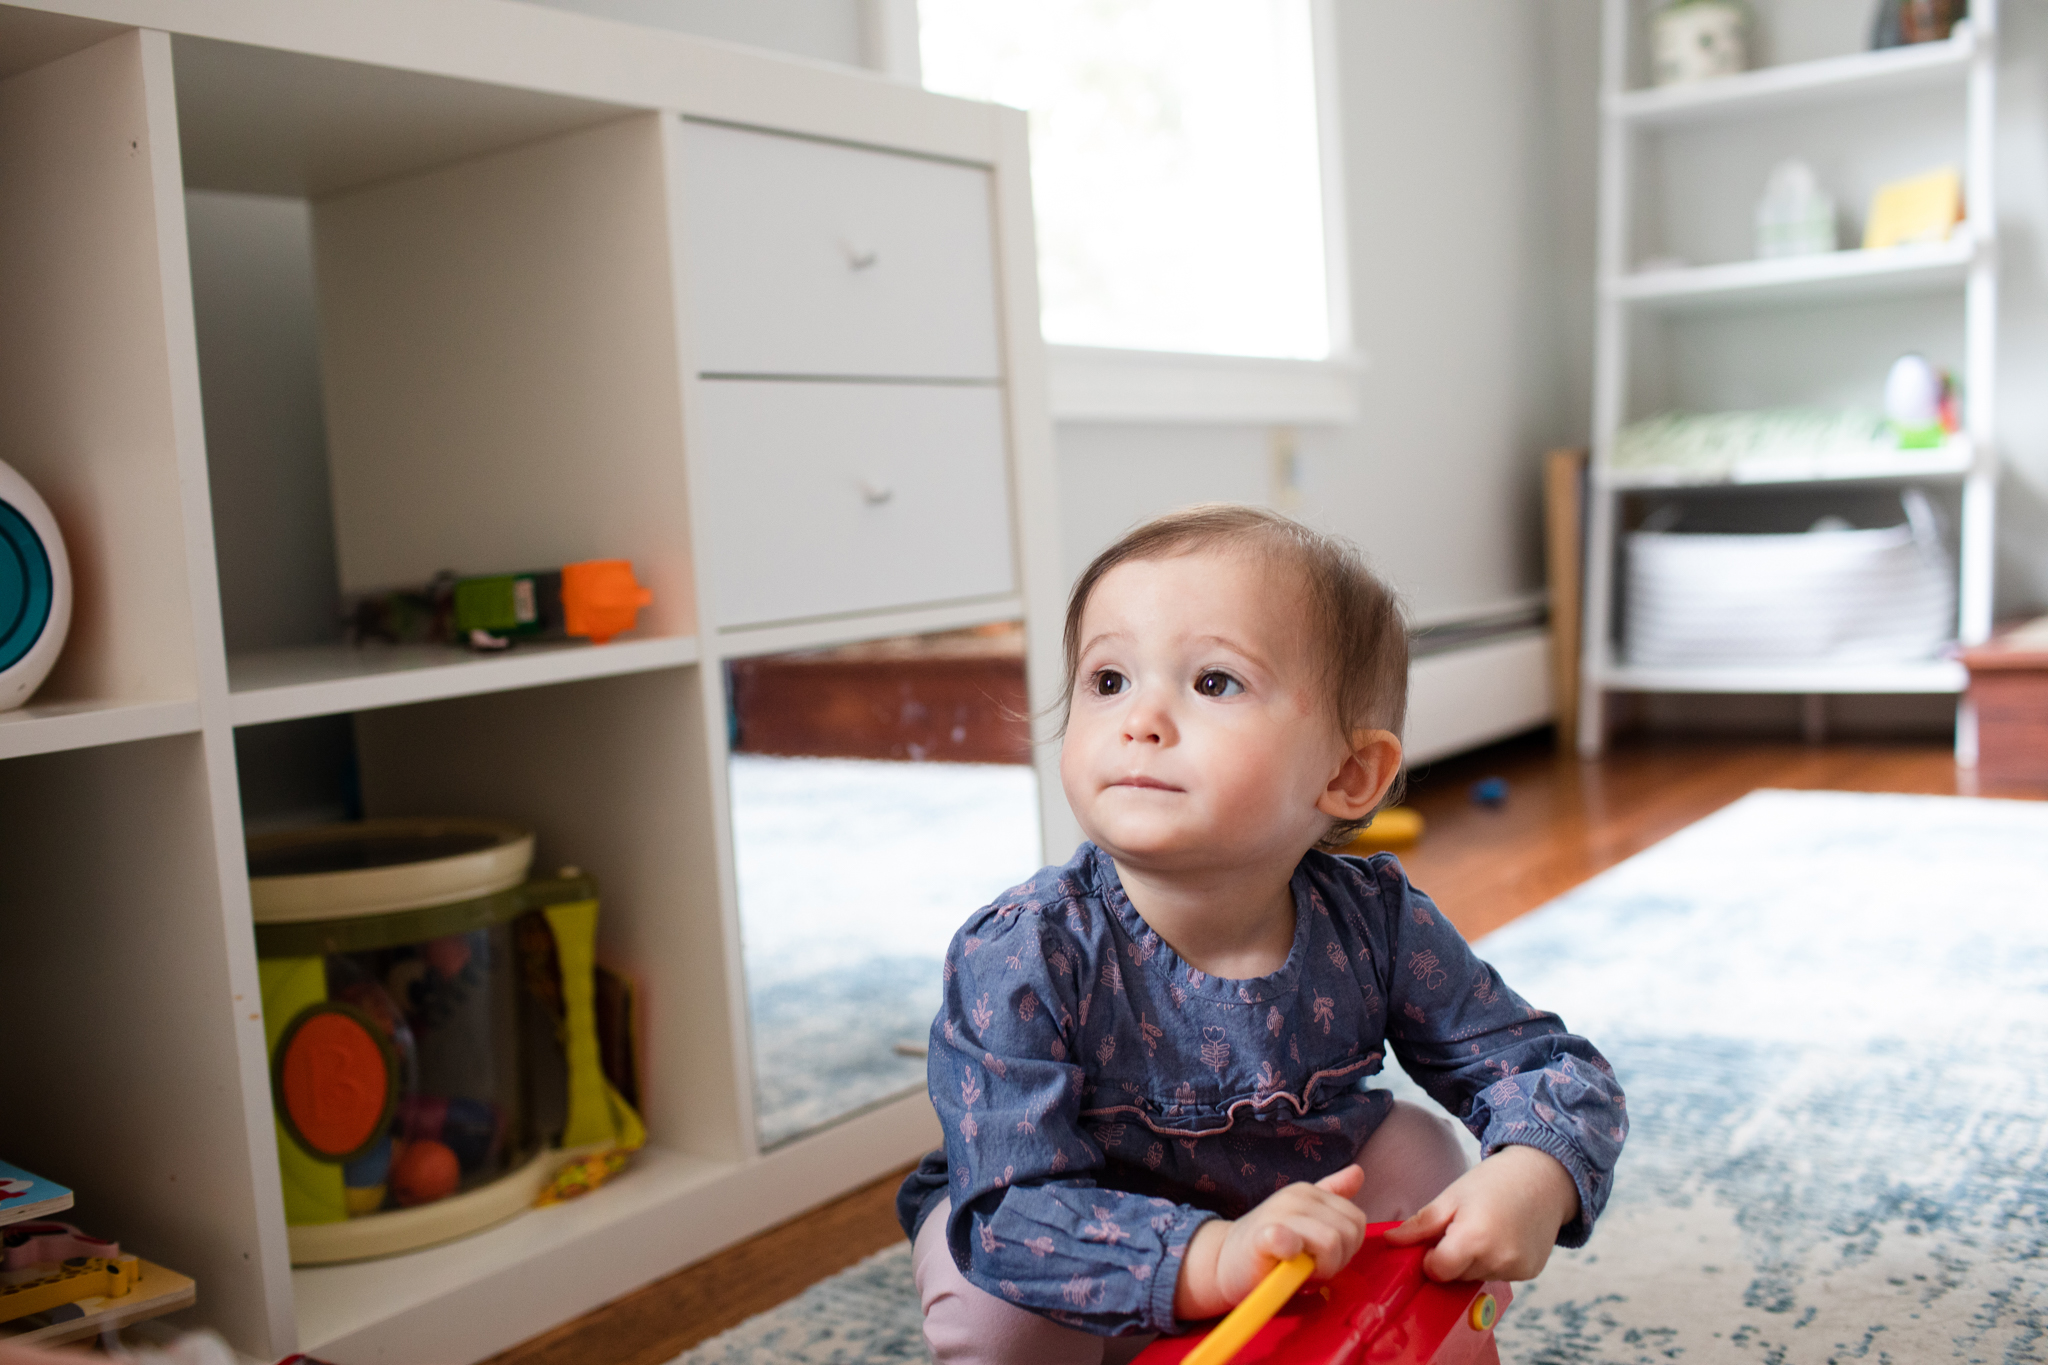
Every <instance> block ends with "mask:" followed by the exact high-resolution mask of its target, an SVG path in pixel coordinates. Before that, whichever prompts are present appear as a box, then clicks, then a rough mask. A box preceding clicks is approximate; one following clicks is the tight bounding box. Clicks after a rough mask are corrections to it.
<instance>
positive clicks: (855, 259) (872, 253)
mask: <svg viewBox="0 0 2048 1365" xmlns="http://www.w3.org/2000/svg"><path fill="white" fill-rule="evenodd" d="M839 245H840V247H841V248H842V249H843V250H844V251H845V252H846V268H847V269H848V270H851V271H853V272H855V273H856V274H858V273H859V272H860V271H863V270H872V269H873V268H874V267H875V263H876V262H878V261H880V260H881V259H882V253H881V252H879V251H877V250H875V249H874V248H873V247H871V246H867V247H863V246H855V245H854V244H853V243H851V242H841V243H840V244H839Z"/></svg>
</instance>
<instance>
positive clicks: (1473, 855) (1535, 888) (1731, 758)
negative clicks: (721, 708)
mask: <svg viewBox="0 0 2048 1365" xmlns="http://www.w3.org/2000/svg"><path fill="white" fill-rule="evenodd" d="M1486 777H1501V778H1504V779H1506V781H1507V784H1508V795H1507V799H1506V800H1505V801H1504V802H1502V803H1501V804H1500V805H1498V806H1482V805H1479V804H1476V803H1475V802H1474V801H1473V800H1472V799H1471V795H1470V792H1471V788H1472V785H1473V783H1475V782H1477V781H1479V780H1480V779H1482V778H1486ZM1759 787H1792V788H1809V789H1829V790H1838V791H1894V792H1929V793H1936V794H1953V793H1956V792H1957V791H1958V790H1959V787H1958V774H1957V771H1956V767H1955V763H1954V761H1953V759H1952V757H1951V756H1950V753H1949V750H1948V749H1947V748H1946V747H1945V746H1941V745H1935V744H1828V745H1805V744H1798V743H1757V742H1751V741H1726V740H1662V741H1634V742H1628V743H1624V744H1622V745H1621V746H1618V747H1617V748H1616V749H1615V750H1614V752H1613V753H1611V754H1610V755H1609V756H1608V757H1606V758H1604V759H1601V760H1600V761H1598V762H1594V763H1581V762H1579V761H1578V760H1577V759H1575V758H1570V757H1562V756H1559V755H1557V754H1555V753H1553V752H1552V748H1551V743H1550V739H1549V736H1548V734H1547V733H1544V734H1538V735H1532V736H1528V737H1524V738H1521V739H1517V740H1511V741H1508V742H1506V743H1504V744H1499V745H1495V746H1493V747H1492V748H1489V749H1484V750H1481V751H1480V752H1478V753H1475V754H1468V755H1464V756H1462V757H1459V758H1456V759H1452V760H1449V761H1446V762H1443V763H1439V764H1436V765H1434V766H1433V767H1431V768H1428V769H1424V770H1422V771H1420V772H1418V773H1416V774H1415V775H1413V777H1412V778H1411V779H1410V783H1409V789H1408V797H1407V801H1408V803H1409V804H1410V805H1413V806H1415V807H1417V808H1418V809H1420V810H1421V811H1422V813H1423V816H1424V818H1425V819H1426V820H1427V821H1428V827H1427V830H1426V832H1425V835H1424V837H1423V840H1422V843H1421V844H1420V845H1418V846H1417V847H1416V848H1414V849H1411V850H1409V851H1407V852H1405V853H1403V854H1402V855H1401V861H1402V863H1403V865H1404V866H1405V867H1406V868H1407V869H1408V874H1409V876H1410V877H1411V878H1412V879H1413V880H1414V882H1415V883H1416V885H1418V886H1420V887H1422V888H1423V889H1425V890H1426V891H1428V892H1429V894H1430V895H1431V896H1432V897H1434V898H1435V899H1436V901H1437V903H1438V904H1439V905H1440V906H1442V908H1443V910H1444V913H1445V914H1447V915H1449V916H1450V918H1451V920H1452V922H1453V923H1455V924H1456V925H1457V926H1458V928H1459V929H1460V930H1461V931H1462V932H1463V933H1464V934H1465V935H1466V936H1467V937H1468V938H1477V937H1479V936H1481V935H1483V934H1485V933H1487V932H1488V931H1490V930H1493V929H1497V928H1499V927H1500V926H1501V925H1503V924H1506V923H1507V922H1508V921H1510V920H1512V919H1514V918H1516V917H1517V916H1519V915H1523V914H1527V913H1528V912H1529V911H1531V910H1533V909H1535V908H1536V907H1537V906H1539V905H1541V904H1543V903H1544V902H1545V901H1548V900H1550V899H1551V898H1552V897H1554V896H1556V895H1558V894H1559V893H1561V892H1563V891H1567V890H1569V889H1570V888H1572V887H1573V886H1576V885H1577V884H1578V883H1580V882H1582V881H1584V880H1585V879H1586V878H1588V877H1590V876H1592V875H1594V874H1595V873H1597V872H1600V871H1602V870H1603V869H1605V868H1608V867H1611V866H1612V865H1614V864H1615V863H1618V862H1620V861H1621V860H1622V859H1624V858H1626V857H1628V856H1629V855H1630V854H1632V853H1635V852H1638V851H1639V850H1641V849H1644V848H1646V847H1648V846H1649V845H1651V844H1653V843H1655V842H1657V840H1659V839H1662V838H1663V837H1665V836H1666V835H1668V834H1671V833H1674V832H1675V831H1677V830H1679V829H1681V828H1683V827H1684V826H1686V825H1688V824H1691V823H1692V822H1693V821H1694V820H1697V819H1699V818H1700V817H1701V816H1704V815H1708V814H1711V813H1712V812H1713V811H1716V810H1718V809H1720V808H1721V807H1722V806H1725V805H1727V804H1728V803H1729V802H1731V801H1733V800H1735V799H1736V798H1738V797H1740V796H1742V795H1744V794H1745V793H1747V792H1750V791H1754V790H1756V789H1757V788H1759ZM1963 789H1964V790H1966V791H1967V790H1969V789H1970V788H1969V784H1968V782H1967V775H1965V782H1964V786H1963ZM1984 794H1985V795H2015V796H2027V795H2031V796H2041V795H2048V793H2043V792H2040V791H2033V792H2027V791H2010V792H1989V791H1987V792H1985V793H1984ZM906 1169H907V1168H906ZM899 1179H900V1174H899V1175H892V1176H890V1177H888V1178H886V1179H884V1180H881V1181H877V1182H876V1183H875V1184H873V1185H869V1186H867V1187H865V1188H863V1189H860V1190H856V1191H854V1192H853V1193H852V1194H849V1195H846V1196H845V1197H843V1198H841V1199H839V1200H836V1201H834V1202H833V1203H830V1204H827V1205H825V1206H824V1207H822V1208H819V1209H816V1210H813V1211H812V1212H810V1213H808V1214H806V1215H804V1216H803V1217H801V1218H797V1219H795V1220H793V1221H791V1222H789V1223H785V1224H783V1225H782V1226H781V1227H778V1228H774V1229H771V1230H770V1231H768V1232H765V1233H762V1234H761V1235H760V1236H758V1237H755V1238H753V1239H751V1240H749V1241H747V1242H743V1243H741V1244H740V1245H738V1246H736V1247H734V1248H733V1249H731V1250H730V1251H726V1252H724V1253H722V1254H720V1255H718V1256H714V1257H712V1258H710V1259H709V1260H706V1261H703V1262H700V1263H699V1264H697V1265H694V1266H690V1267H688V1268H687V1269H684V1270H680V1271H677V1272H676V1273H675V1274H673V1275H670V1276H668V1277H667V1278H666V1279H662V1280H658V1281H656V1282H655V1283H653V1284H651V1285H648V1286H646V1287H644V1288H642V1289H638V1290H635V1291H634V1292H633V1293H631V1294H628V1295H626V1296H625V1297H624V1298H621V1299H618V1300H616V1301H614V1302H613V1303H610V1304H607V1305H605V1306H604V1307H602V1308H599V1309H597V1310H595V1311H594V1312H592V1313H589V1314H587V1315H586V1316H584V1317H582V1318H579V1319H577V1320H575V1321H573V1322H570V1323H567V1324H565V1325H563V1326H561V1327H558V1328H556V1329H555V1330H554V1331H552V1332H549V1333H547V1334H545V1335H544V1336H540V1337H537V1338H535V1339H534V1340H532V1341H530V1342H527V1343H525V1344H523V1345H521V1346H518V1347H515V1348H514V1349H512V1350H510V1351H507V1352H505V1353H504V1354H503V1355H500V1356H498V1357H496V1358H495V1359H494V1360H493V1361H492V1362H490V1365H570V1363H571V1362H575V1363H576V1365H660V1362H663V1361H666V1360H668V1359H670V1358H671V1357H673V1356H675V1355H677V1354H678V1353H680V1352H682V1351H684V1350H687V1349H688V1348H689V1347H691V1346H693V1345H695V1344H696V1343H698V1342H699V1341H702V1340H704V1339H706V1338H708V1337H711V1336H715V1335H716V1334H718V1333H719V1332H722V1331H725V1330H726V1329H727V1328H729V1327H732V1326H734V1325H735V1324H737V1323H739V1322H740V1321H742V1320H743V1319H745V1318H747V1317H749V1316H751V1315H753V1314H754V1313H757V1312H760V1311H761V1310H763V1309H765V1308H768V1307H771V1306H773V1305H774V1304H777V1303H780V1302H781V1301H783V1300H784V1299H786V1298H789V1297H790V1296H791V1295H794V1294H796V1293H798V1292H800V1291H801V1290H803V1289H804V1288H806V1287H808V1286H809V1285H811V1284H814V1283H816V1282H817V1281H818V1280H821V1279H824V1278H825V1277H826V1276H828V1275H831V1274H834V1273H836V1272H838V1271H840V1270H843V1269H845V1268H846V1267H847V1266H850V1265H852V1264H854V1263H855V1262H856V1261H859V1260H860V1259H861V1258H863V1257H865V1256H868V1255H870V1254H872V1253H873V1252H876V1251H879V1250H881V1249H882V1248H884V1247H887V1246H889V1245H891V1244H893V1243H894V1242H896V1241H897V1240H899V1239H900V1238H901V1237H902V1235H903V1234H902V1233H901V1232H900V1231H899V1230H898V1229H897V1227H896V1220H895V1215H894V1212H893V1208H892V1201H893V1199H894V1196H895V1191H896V1185H897V1182H898V1180H899Z"/></svg>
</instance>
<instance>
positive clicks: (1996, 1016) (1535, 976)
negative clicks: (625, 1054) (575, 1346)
mask: <svg viewBox="0 0 2048 1365" xmlns="http://www.w3.org/2000/svg"><path fill="white" fill-rule="evenodd" d="M1480 950H1481V952H1482V953H1484V955H1485V956H1486V957H1488V958H1489V959H1491V960H1492V961H1493V962H1494V963H1495V964H1496V965H1498V966H1499V967H1500V969H1501V971H1502V974H1503V975H1505V976H1506V977H1507V979H1508V980H1509V981H1510V982H1512V983H1514V985H1515V986H1516V988H1517V989H1519V990H1521V991H1522V992H1523V994H1525V995H1527V996H1528V997H1530V998H1531V999H1532V1000H1535V1001H1538V1002H1540V1003H1541V1004H1543V1005H1545V1006H1547V1007H1550V1008H1553V1009H1556V1010H1557V1011H1558V1012H1559V1013H1561V1014H1562V1015H1563V1016H1564V1017H1565V1020H1566V1022H1567V1023H1569V1024H1570V1025H1571V1026H1572V1027H1573V1028H1574V1029H1575V1030H1578V1031H1580V1032H1583V1033H1585V1034H1587V1035H1588V1036H1590V1037H1592V1038H1594V1039H1595V1040H1596V1041H1598V1043H1599V1044H1600V1046H1601V1047H1602V1048H1603V1049H1604V1050H1605V1051H1606V1053H1607V1055H1608V1056H1609V1058H1611V1059H1612V1060H1613V1062H1614V1064H1615V1069H1616V1070H1617V1072H1619V1074H1620V1076H1621V1079H1622V1082H1623V1084H1624V1085H1625V1086H1626V1087H1627V1088H1628V1094H1629V1108H1630V1112H1631V1115H1632V1117H1633V1122H1634V1132H1633V1135H1632V1136H1631V1137H1630V1139H1629V1144H1628V1149H1627V1151H1626V1152H1625V1154H1624V1155H1623V1158H1622V1165H1621V1168H1620V1171H1619V1173H1618V1175H1617V1179H1616V1184H1615V1194H1614V1199H1613V1203H1612V1205H1611V1206H1610V1207H1609V1209H1608V1211H1607V1215H1606V1217H1605V1218H1604V1219H1603V1220H1602V1222H1601V1224H1600V1227H1599V1229H1598V1230H1597V1231H1596V1233H1595V1234H1594V1237H1593V1241H1592V1243H1591V1245H1589V1246H1588V1247H1586V1248H1584V1249H1583V1250H1581V1251H1576V1252H1565V1253H1560V1254H1559V1255H1558V1256H1556V1257H1554V1258H1553V1259H1552V1261H1551V1263H1550V1268H1549V1269H1548V1270H1547V1271H1545V1273H1544V1275H1543V1277H1542V1278H1541V1279H1540V1280H1538V1281H1537V1282H1536V1283H1535V1284H1533V1285H1530V1286H1528V1287H1527V1288H1526V1289H1524V1290H1523V1291H1522V1292H1521V1294H1520V1296H1519V1297H1518V1299H1517V1301H1516V1303H1515V1306H1514V1307H1513V1309H1512V1310H1510V1312H1509V1313H1508V1314H1507V1316H1506V1318H1505V1319H1504V1320H1503V1323H1502V1327H1501V1333H1500V1341H1501V1348H1502V1355H1503V1357H1504V1359H1505V1360H1507V1361H1509V1362H1511V1363H1515V1362H1520V1363H1522V1365H1652V1363H1653V1362H1656V1363H1658V1365H1661V1363H1662V1362H1669V1361H1745V1362H1747V1361H1754V1362H1758V1363H1759V1365H1803V1363H1804V1362H1813V1363H1814V1365H1823V1363H1825V1365H1833V1362H1843V1361H1855V1360H1868V1361H1891V1362H1902V1363H1903V1362H1932V1361H1958V1362H1997V1363H1998V1365H2012V1363H2013V1362H2041V1361H2048V1235H2044V1232H2043V1220H2044V1216H2048V1151H2044V1146H2048V1134H2044V1125H2048V804H2035V803H2029V802H2003V801H1977V800H1962V799H1956V798H1945V797H1918V796H1879V795H1858V794H1847V793H1834V792H1759V793H1756V794H1754V795H1752V796H1749V797H1746V798H1744V799H1743V800H1742V801H1739V802H1737V803H1736V804H1735V805H1733V806H1731V807H1729V808H1728V809H1726V810H1723V811H1721V812H1720V813H1718V814H1716V815H1714V816H1711V817H1709V818H1708V819H1706V820H1703V821H1701V822H1699V823H1698V824H1696V825H1694V826H1692V827H1691V828H1689V829H1687V830H1684V831H1683V832H1681V833H1680V834H1678V835H1676V836H1675V837H1673V838H1671V839H1668V840H1666V841H1665V842H1663V843H1661V844H1659V845H1657V846H1656V847H1655V848H1653V849H1650V850H1649V851H1647V852H1645V853H1642V854H1640V855H1638V856H1637V857H1635V858H1632V859H1630V860H1629V861H1628V862H1626V863H1623V864H1622V865H1620V866H1619V867H1616V868H1614V869H1612V870H1611V871H1609V872H1607V873H1605V874H1603V875H1602V876H1600V877H1598V878H1595V879H1594V880H1593V881H1591V882H1588V883H1587V884H1586V885H1584V886H1582V887H1580V888H1579V889H1577V890H1576V891H1574V892H1572V893H1571V894H1569V895H1567V896H1565V897H1563V898H1561V899H1560V900H1558V901H1556V902H1555V903H1553V904H1551V905H1549V906H1546V907H1544V908H1543V909H1542V910H1541V911H1539V912H1537V913H1535V914H1533V915H1529V916H1526V917H1524V918H1523V919H1521V920H1519V921H1517V922H1516V923H1514V924H1512V925H1510V926H1509V927H1508V928H1506V929H1504V930H1502V931H1500V932H1499V933H1497V934H1494V935H1492V936H1491V937H1489V938H1488V939H1486V940H1485V941H1484V942H1483V943H1482V944H1481V945H1480ZM1395 1084H1396V1086H1397V1087H1399V1086H1401V1085H1402V1084H1403V1081H1402V1079H1401V1078H1398V1077H1397V1078H1396V1080H1395ZM923 1356H924V1350H923V1344H922V1341H921V1338H920V1335H919V1332H918V1315H917V1304H916V1297H915V1294H914V1293H913V1291H912V1289H911V1284H910V1265H909V1255H908V1249H907V1248H896V1249H893V1250H891V1251H887V1252H884V1253H882V1254H881V1255H879V1256H876V1257H873V1258H871V1259H870V1260H868V1261H866V1262H864V1263H862V1264H861V1265H860V1266H858V1267H856V1268H854V1269H853V1270H850V1271H848V1272H846V1273H845V1274H843V1275H840V1276H837V1277H835V1278H834V1279H832V1280H828V1281H826V1282H825V1283H824V1284H821V1285H818V1286H817V1287H815V1288H813V1289H811V1290H810V1291H808V1292H807V1293H805V1294H803V1295H801V1296H799V1297H798V1298H796V1299H793V1300H791V1301H790V1302H789V1303H787V1304H784V1305H782V1306H781V1307H779V1308H777V1309H775V1310H773V1311H771V1312H769V1313H765V1314H763V1315H761V1316H760V1317H757V1318H755V1319H753V1320H751V1321H749V1322H747V1323H745V1324H742V1325H741V1326H740V1327H738V1328H736V1329H734V1330H733V1331H731V1332H729V1333H727V1334H725V1335H724V1336H722V1337H719V1338H716V1339H714V1340H712V1341H710V1342H707V1343H705V1344H704V1345H702V1346H700V1347H698V1348H696V1349H695V1350H693V1351H692V1352H690V1353H689V1354H688V1355H686V1356H684V1357H683V1358H682V1360H683V1361H684V1362H687V1365H770V1362H775V1363H776V1365H781V1363H783V1362H791V1363H793V1365H867V1363H868V1362H884V1361H915V1360H920V1359H922V1358H923Z"/></svg>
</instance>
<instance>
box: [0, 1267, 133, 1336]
mask: <svg viewBox="0 0 2048 1365" xmlns="http://www.w3.org/2000/svg"><path fill="white" fill-rule="evenodd" d="M141 1268H142V1262H141V1261H140V1260H138V1259H137V1258H136V1257H133V1256H122V1257H119V1258H117V1259H115V1260H111V1261H109V1260H104V1259H102V1258H100V1257H98V1256H74V1257H72V1258H71V1259H70V1260H68V1261H54V1262H50V1263H48V1264H45V1265H37V1266H30V1267H28V1268H27V1269H25V1270H12V1271H7V1272H4V1273H0V1322H13V1321H14V1320H15V1319H16V1318H25V1317H28V1316H29V1315H30V1314H33V1313H47V1312H49V1311H50V1310H51V1309H52V1308H61V1307H63V1306H64V1305H65V1304H67V1303H77V1302H78V1301H79V1300H80V1299H92V1298H108V1299H118V1298H121V1297H123V1296H125V1295H126V1294H127V1293H128V1291H129V1290H131V1289H133V1288H135V1279H136V1276H138V1275H139V1274H141Z"/></svg>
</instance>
